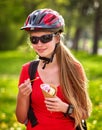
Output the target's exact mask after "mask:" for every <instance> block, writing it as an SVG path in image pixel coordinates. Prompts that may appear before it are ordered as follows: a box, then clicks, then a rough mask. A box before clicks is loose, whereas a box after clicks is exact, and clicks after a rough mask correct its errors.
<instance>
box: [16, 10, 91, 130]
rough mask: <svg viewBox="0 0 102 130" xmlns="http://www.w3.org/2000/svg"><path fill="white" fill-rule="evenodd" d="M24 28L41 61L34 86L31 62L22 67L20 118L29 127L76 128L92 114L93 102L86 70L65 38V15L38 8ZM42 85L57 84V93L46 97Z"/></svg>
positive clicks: (31, 129)
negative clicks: (34, 119)
mask: <svg viewBox="0 0 102 130" xmlns="http://www.w3.org/2000/svg"><path fill="white" fill-rule="evenodd" d="M21 29H24V30H26V31H27V32H28V34H29V37H30V41H31V44H32V47H33V48H34V51H35V52H36V53H37V54H38V56H39V64H38V67H37V71H36V75H35V79H36V80H35V81H34V83H33V85H32V86H31V81H30V77H29V74H28V69H29V66H30V62H29V63H26V64H24V65H23V67H22V71H21V74H20V80H19V87H18V88H19V91H18V97H17V106H16V116H17V120H18V121H19V122H20V123H24V124H26V126H27V130H50V129H52V130H59V129H63V130H75V129H76V127H77V126H78V125H80V126H81V121H82V120H83V119H84V120H85V119H87V118H88V117H89V115H90V112H91V101H90V98H89V95H88V92H87V78H86V75H85V72H84V69H83V67H82V65H81V63H80V62H79V61H77V60H76V59H75V58H74V56H73V55H72V54H71V53H70V51H69V50H68V49H67V48H66V46H65V45H64V43H63V42H62V41H61V39H62V38H61V37H62V32H63V30H64V19H63V17H62V16H61V15H60V14H59V13H58V12H56V11H54V10H52V9H39V10H35V11H34V12H32V13H31V14H30V15H29V16H28V17H27V19H26V22H25V24H24V26H23V27H22V28H21ZM41 84H47V85H50V84H53V85H54V86H55V87H56V90H57V92H56V95H55V96H53V98H52V97H45V96H44V95H43V93H42V90H41ZM30 95H31V98H30ZM30 105H31V107H32V109H33V113H34V114H35V117H36V119H37V123H36V125H34V126H32V123H31V121H30V120H29V118H28V115H29V114H28V111H29V106H30Z"/></svg>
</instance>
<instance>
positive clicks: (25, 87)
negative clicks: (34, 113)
mask: <svg viewBox="0 0 102 130" xmlns="http://www.w3.org/2000/svg"><path fill="white" fill-rule="evenodd" d="M31 92H32V86H31V82H30V79H27V80H25V81H24V83H22V84H21V85H20V86H19V95H21V96H29V95H30V93H31Z"/></svg>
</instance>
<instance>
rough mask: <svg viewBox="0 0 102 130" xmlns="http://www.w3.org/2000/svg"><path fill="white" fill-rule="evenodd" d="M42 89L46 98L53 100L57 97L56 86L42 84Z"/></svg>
mask: <svg viewBox="0 0 102 130" xmlns="http://www.w3.org/2000/svg"><path fill="white" fill-rule="evenodd" d="M41 89H42V93H43V95H44V97H45V98H52V97H54V96H55V95H56V91H57V89H56V86H54V85H52V84H41Z"/></svg>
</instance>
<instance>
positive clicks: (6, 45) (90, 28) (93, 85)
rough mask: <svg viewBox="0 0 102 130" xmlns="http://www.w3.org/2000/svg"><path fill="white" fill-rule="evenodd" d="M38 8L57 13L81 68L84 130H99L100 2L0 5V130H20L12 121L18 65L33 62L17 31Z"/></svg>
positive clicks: (32, 0) (23, 0)
mask: <svg viewBox="0 0 102 130" xmlns="http://www.w3.org/2000/svg"><path fill="white" fill-rule="evenodd" d="M39 8H52V9H54V10H57V11H58V12H60V13H61V14H62V15H63V17H64V19H65V23H66V28H65V44H66V46H67V47H68V48H69V49H70V50H71V52H72V53H73V54H74V55H75V56H76V58H77V59H78V60H79V61H80V62H81V63H82V64H83V66H84V68H85V71H86V74H87V77H88V80H89V86H88V91H89V95H90V98H91V100H92V104H93V111H92V114H91V116H90V118H89V119H88V120H87V126H88V130H101V129H102V99H101V93H102V68H101V66H102V0H83V1H82V0H46V1H43V0H10V1H9V0H1V1H0V130H23V129H25V127H24V126H23V125H21V124H19V123H18V122H17V120H16V117H15V107H16V96H17V91H18V89H17V85H18V79H19V73H20V70H21V66H22V64H24V63H26V62H28V61H30V60H33V59H35V58H36V54H35V53H34V52H33V50H32V49H31V48H30V47H29V45H28V43H29V40H28V36H27V34H26V33H25V32H24V31H21V30H20V27H21V26H23V24H24V21H25V19H26V17H27V16H28V14H29V13H31V12H32V11H33V10H36V9H39Z"/></svg>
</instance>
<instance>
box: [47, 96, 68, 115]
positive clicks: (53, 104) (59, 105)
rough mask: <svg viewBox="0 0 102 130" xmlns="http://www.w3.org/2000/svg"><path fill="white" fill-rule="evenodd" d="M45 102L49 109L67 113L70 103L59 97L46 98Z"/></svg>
mask: <svg viewBox="0 0 102 130" xmlns="http://www.w3.org/2000/svg"><path fill="white" fill-rule="evenodd" d="M45 104H46V107H47V110H49V111H51V112H63V113H66V111H67V108H68V104H67V103H65V102H63V101H62V100H61V99H60V98H59V97H57V96H56V97H54V98H45Z"/></svg>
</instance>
